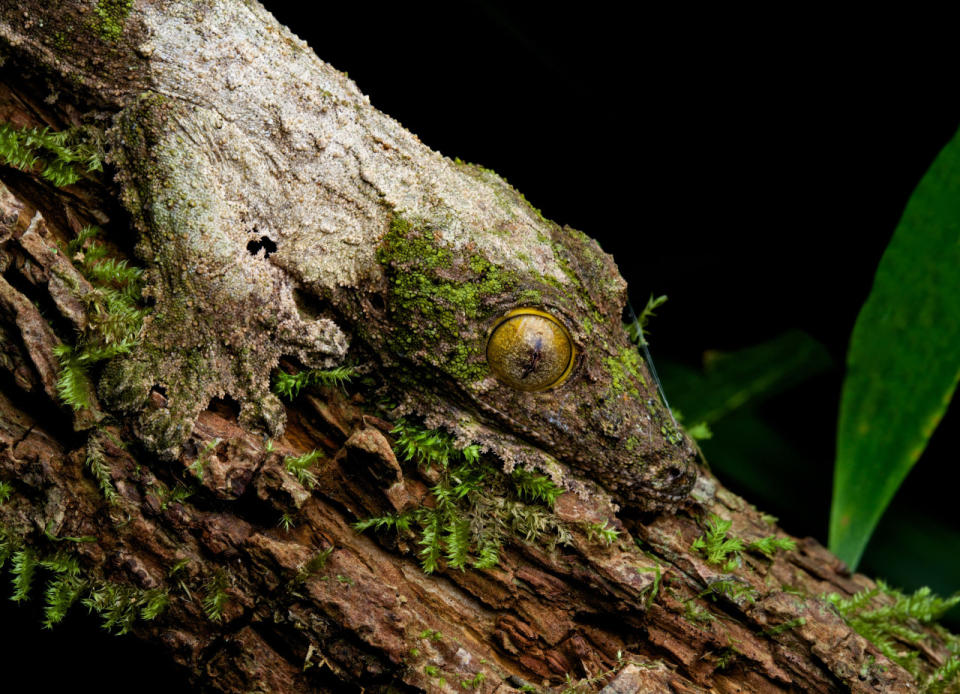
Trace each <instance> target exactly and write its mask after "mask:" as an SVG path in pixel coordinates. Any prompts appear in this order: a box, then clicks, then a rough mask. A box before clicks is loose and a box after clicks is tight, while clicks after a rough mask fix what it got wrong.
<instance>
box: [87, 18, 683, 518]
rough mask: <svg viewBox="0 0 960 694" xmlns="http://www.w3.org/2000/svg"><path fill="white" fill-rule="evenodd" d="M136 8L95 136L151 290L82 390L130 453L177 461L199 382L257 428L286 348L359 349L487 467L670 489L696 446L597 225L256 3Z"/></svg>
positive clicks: (572, 481) (636, 489) (204, 397)
mask: <svg viewBox="0 0 960 694" xmlns="http://www.w3.org/2000/svg"><path fill="white" fill-rule="evenodd" d="M137 21H138V22H139V24H138V25H137V26H136V27H128V34H129V36H130V37H132V38H131V39H130V40H131V41H132V42H133V43H135V51H136V53H137V55H138V56H139V57H140V60H141V62H142V65H143V69H142V71H140V72H138V73H137V74H138V75H140V77H139V78H138V79H140V80H141V82H140V83H139V84H138V87H137V89H136V90H132V89H131V91H130V94H129V95H128V97H127V98H126V99H125V100H124V106H123V108H122V109H121V110H119V111H118V112H117V113H116V114H114V116H113V118H112V124H111V126H110V127H109V128H108V129H107V131H106V135H105V137H106V141H107V143H108V149H107V153H108V160H109V161H110V162H111V163H112V164H113V165H114V166H115V167H116V170H117V171H118V172H119V173H118V185H119V190H120V192H121V200H122V201H123V203H124V206H125V207H126V209H127V210H128V211H129V212H130V213H131V216H132V223H133V225H134V227H135V228H136V230H137V232H138V241H137V245H136V254H137V256H138V257H139V258H140V260H141V262H142V264H143V265H144V266H145V267H146V288H145V291H144V294H145V296H146V297H147V298H148V300H149V301H150V303H151V304H152V308H153V310H152V312H151V314H150V316H149V317H148V318H147V319H146V321H145V323H144V328H143V332H142V339H141V341H140V344H139V345H138V346H137V348H136V349H135V350H134V351H133V352H132V353H131V354H129V355H126V356H123V357H119V358H117V359H115V360H114V361H112V362H111V363H110V364H109V365H108V366H107V368H106V369H105V371H104V373H103V376H102V377H101V379H100V383H99V386H98V393H99V395H100V397H101V399H102V400H103V401H104V402H105V403H107V404H108V405H109V406H110V407H112V408H114V409H115V410H116V411H120V412H123V413H127V414H129V415H131V417H132V418H133V420H134V421H135V422H136V426H135V428H136V432H137V434H138V436H139V437H140V439H141V440H142V441H143V443H144V445H145V447H146V448H147V449H148V450H150V451H151V452H153V453H154V454H156V455H158V456H160V457H161V458H167V459H172V458H174V457H176V456H177V454H178V453H179V451H180V447H181V445H182V444H183V442H184V441H185V439H186V438H187V437H188V436H189V434H190V432H191V430H192V427H193V424H194V422H195V421H196V419H197V417H198V416H199V413H200V412H201V411H202V410H203V409H205V408H206V407H207V406H208V405H209V403H210V401H211V399H213V398H230V399H232V400H233V401H235V402H236V403H237V404H238V406H239V412H240V415H239V417H240V422H241V424H242V425H243V426H246V427H249V428H252V429H257V430H261V431H263V432H265V435H267V436H277V435H278V434H280V432H281V431H282V429H283V426H284V408H283V405H282V403H281V402H280V401H279V399H278V398H277V396H276V395H275V394H273V393H272V392H271V390H270V376H271V372H272V371H273V370H275V369H276V368H277V366H278V363H279V361H280V360H281V359H282V358H288V359H292V360H295V361H296V362H298V363H299V364H301V365H302V366H303V367H304V368H325V367H331V366H334V365H337V364H342V363H345V362H346V361H348V360H354V361H356V360H362V362H363V364H364V365H365V366H366V367H369V368H370V369H371V371H372V372H373V373H374V374H376V375H377V376H378V377H379V379H380V380H381V381H382V382H383V383H388V384H391V385H392V386H393V387H394V390H395V392H396V393H397V397H398V398H399V399H400V401H401V402H400V403H399V405H400V409H401V410H402V411H403V412H406V413H409V414H412V415H416V416H418V417H420V418H422V420H423V421H424V423H425V424H426V425H427V426H429V427H432V428H443V429H445V430H447V431H449V432H451V433H452V434H453V435H454V436H455V437H456V438H457V440H458V441H460V442H463V443H464V444H466V443H476V444H478V445H480V446H481V447H482V448H483V449H484V450H485V451H487V452H489V454H491V455H494V456H496V457H497V458H498V459H499V460H500V461H501V463H502V465H503V467H504V469H505V470H506V471H509V470H510V469H512V468H513V467H514V466H516V465H524V466H530V467H532V468H535V469H539V470H542V471H545V472H547V473H548V474H550V475H551V476H552V477H553V478H554V479H555V480H558V481H560V482H561V483H562V484H563V485H564V487H565V488H567V489H581V488H583V489H586V488H588V487H589V486H590V485H593V484H598V485H600V487H602V488H603V489H604V490H606V491H607V492H609V494H610V495H612V496H613V498H614V499H616V500H617V502H619V503H620V504H623V505H628V506H632V507H635V508H638V509H640V510H644V511H661V510H669V509H672V508H675V507H676V506H677V504H679V503H680V502H681V501H682V500H683V499H684V498H686V496H687V495H688V493H689V491H690V489H691V487H692V486H693V484H694V481H695V480H696V477H697V467H696V462H695V453H694V447H693V446H692V444H691V443H690V442H689V440H688V439H687V438H686V437H685V436H684V435H683V434H682V432H679V431H678V429H677V427H676V425H675V423H674V422H673V419H672V417H671V416H670V413H669V410H668V409H667V408H666V407H665V405H664V403H663V402H662V401H661V400H660V398H659V397H658V394H657V389H656V386H655V384H654V382H653V379H652V378H651V374H650V372H649V370H648V368H647V365H646V364H645V363H644V361H643V359H642V358H641V357H640V356H639V354H638V352H637V351H636V349H635V347H634V345H633V344H632V343H631V342H630V341H629V339H628V337H627V335H626V333H625V331H624V329H623V325H622V313H623V310H624V306H625V304H626V296H627V295H626V284H625V282H624V280H623V279H622V277H621V276H620V273H619V272H618V270H617V267H616V264H615V263H614V261H613V259H612V257H611V256H609V255H608V254H606V253H605V252H603V251H602V250H601V249H600V247H599V246H598V245H597V243H596V242H595V241H593V240H592V239H591V238H589V237H588V236H586V235H585V234H583V233H581V232H579V231H576V230H574V229H571V228H569V227H566V226H561V225H559V224H556V223H554V222H552V221H550V220H548V219H546V218H545V217H544V216H543V215H542V214H541V213H540V211H539V210H537V209H535V208H534V207H533V206H532V205H531V204H530V203H529V202H527V200H526V199H525V198H524V197H523V196H522V195H521V194H520V193H519V192H518V191H517V190H515V189H514V188H513V187H512V186H511V185H509V183H508V182H507V181H505V180H504V179H503V178H502V177H500V176H499V175H497V174H496V173H494V172H492V171H489V170H487V169H485V168H483V167H480V166H476V165H471V164H466V163H464V162H461V161H459V160H451V159H449V158H446V157H444V156H442V155H441V154H439V153H437V152H435V151H433V150H432V149H430V148H429V147H428V146H426V145H425V144H424V143H422V142H421V141H420V140H419V139H418V138H417V137H416V136H415V135H413V134H412V133H410V132H409V131H407V130H406V129H404V128H403V127H402V126H401V125H400V124H399V123H398V122H396V121H395V120H393V119H391V118H390V117H388V116H386V115H384V114H383V113H381V112H379V111H378V110H376V109H375V108H374V107H373V106H371V105H370V103H369V99H368V98H367V97H366V96H364V95H363V94H362V92H360V90H359V89H358V88H357V86H356V85H355V84H354V83H353V82H352V81H351V80H350V79H349V78H348V77H347V76H346V75H344V74H343V73H341V72H338V71H337V70H335V69H334V68H332V67H330V66H329V65H327V64H325V63H323V62H322V61H320V60H319V59H318V58H317V57H316V56H315V55H314V54H313V52H312V51H311V50H310V49H309V47H308V46H306V44H305V43H303V42H302V41H300V40H299V39H298V38H296V37H295V36H293V35H292V34H290V33H289V32H288V31H287V30H286V29H284V28H283V27H280V26H279V25H278V24H277V23H276V22H275V20H274V19H273V18H272V17H270V15H269V14H267V13H266V11H265V10H263V8H261V7H260V6H259V5H256V4H255V3H250V4H242V3H211V4H210V5H209V6H203V7H198V6H197V5H196V4H194V3H182V4H176V3H174V4H173V5H171V6H170V7H166V8H165V9H164V11H163V12H159V11H155V10H153V9H151V8H150V7H146V8H145V9H144V11H143V12H142V13H138V19H137ZM265 31H266V32H280V33H281V35H282V36H283V40H282V41H274V40H271V41H260V40H258V37H260V36H262V34H263V32H265ZM598 204H615V201H599V202H598ZM633 231H634V230H631V232H633Z"/></svg>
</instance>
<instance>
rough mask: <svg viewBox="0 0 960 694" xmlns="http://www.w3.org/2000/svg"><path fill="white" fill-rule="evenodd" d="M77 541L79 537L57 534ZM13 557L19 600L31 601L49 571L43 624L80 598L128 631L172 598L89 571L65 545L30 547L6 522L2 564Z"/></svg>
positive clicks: (108, 624)
mask: <svg viewBox="0 0 960 694" xmlns="http://www.w3.org/2000/svg"><path fill="white" fill-rule="evenodd" d="M47 536H48V537H51V538H52V539H54V540H73V541H76V540H77V538H55V537H53V536H51V535H49V533H48V535H47ZM8 560H9V561H10V573H11V575H12V577H13V580H12V583H13V595H12V596H11V597H12V599H13V600H15V601H17V602H20V601H23V600H29V598H30V593H31V589H32V587H33V584H34V582H35V579H36V577H37V574H38V572H42V573H45V574H46V577H47V585H46V589H45V591H44V598H45V602H46V605H45V607H44V620H43V625H44V626H45V627H46V628H48V629H49V628H52V627H53V626H54V625H55V624H57V623H59V622H60V621H62V620H63V618H64V617H65V616H66V615H67V612H68V611H69V610H70V608H71V607H72V606H73V605H74V604H76V603H77V602H78V601H79V602H80V603H81V604H83V605H84V606H85V607H86V608H87V609H88V610H90V611H91V612H96V613H98V614H99V615H100V617H101V619H102V620H103V628H104V629H106V630H107V631H110V632H112V633H115V634H126V633H127V632H128V631H130V629H131V628H133V626H134V624H135V623H136V622H137V620H146V621H150V620H153V619H156V618H157V617H158V616H159V615H160V614H161V613H162V612H163V611H164V610H165V609H166V607H167V605H168V604H169V602H170V598H169V595H168V594H167V591H166V590H165V589H161V588H153V589H150V590H142V589H140V588H136V587H134V586H130V585H124V584H119V583H114V582H112V581H107V580H104V579H102V578H90V577H85V576H84V575H83V571H82V569H81V567H80V563H79V562H78V561H77V558H76V557H75V556H73V555H72V554H70V553H69V552H66V551H64V550H58V551H54V552H49V553H45V552H42V551H40V550H37V549H36V548H33V547H26V546H24V544H23V541H22V539H21V538H20V536H18V535H17V534H16V533H14V532H13V531H11V530H10V529H8V528H5V527H3V526H2V525H0V568H3V566H4V564H5V563H6V562H7V561H8Z"/></svg>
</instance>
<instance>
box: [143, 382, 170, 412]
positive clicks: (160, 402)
mask: <svg viewBox="0 0 960 694" xmlns="http://www.w3.org/2000/svg"><path fill="white" fill-rule="evenodd" d="M147 403H148V404H149V405H150V407H152V408H154V409H159V408H161V407H166V406H167V389H166V388H164V387H163V386H162V385H160V384H159V383H155V384H154V385H153V387H152V388H150V396H149V397H148V398H147Z"/></svg>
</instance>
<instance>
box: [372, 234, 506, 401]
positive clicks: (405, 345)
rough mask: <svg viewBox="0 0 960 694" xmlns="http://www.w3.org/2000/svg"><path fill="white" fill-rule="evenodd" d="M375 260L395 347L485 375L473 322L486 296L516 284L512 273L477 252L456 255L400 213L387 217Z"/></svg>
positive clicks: (460, 376)
mask: <svg viewBox="0 0 960 694" xmlns="http://www.w3.org/2000/svg"><path fill="white" fill-rule="evenodd" d="M377 259H378V261H379V262H380V263H381V264H382V265H383V266H384V268H385V270H386V275H387V279H388V281H389V299H390V301H389V306H390V311H391V314H392V316H391V317H392V318H393V320H392V323H393V324H394V325H395V326H397V327H396V328H395V330H394V334H393V348H394V351H395V352H397V353H399V354H411V353H415V352H420V353H422V354H423V355H424V356H426V357H427V358H429V359H431V360H433V361H434V362H435V363H436V364H437V365H438V366H439V367H440V368H441V369H443V370H444V371H446V373H447V374H448V375H449V376H451V377H453V378H454V379H457V380H459V381H466V382H473V381H476V380H479V379H481V378H483V377H485V376H486V374H487V366H486V363H485V360H484V359H483V355H482V336H480V335H477V334H476V332H475V331H476V328H475V325H476V324H477V322H478V320H477V319H480V318H482V317H484V316H485V314H486V311H487V309H488V306H489V304H490V300H491V299H494V298H496V297H499V296H502V295H503V294H505V293H508V292H510V291H513V290H515V289H516V287H517V286H518V284H519V280H518V278H517V276H516V274H515V273H512V272H506V271H502V270H500V269H499V268H498V267H497V266H495V265H493V264H492V263H491V262H490V261H488V260H487V259H486V258H484V257H483V256H480V255H476V254H473V255H470V256H468V257H464V256H462V255H458V254H457V253H456V252H455V251H454V250H453V249H451V248H448V247H446V246H444V245H443V244H442V242H441V241H440V239H439V233H438V232H437V231H436V230H435V229H432V228H431V227H430V226H429V225H427V224H425V223H422V222H416V223H415V222H414V221H412V220H408V219H405V218H403V217H400V216H397V217H394V219H393V220H392V222H391V225H390V231H389V232H388V233H387V235H386V236H385V238H384V240H383V243H382V244H381V245H380V247H379V248H378V249H377Z"/></svg>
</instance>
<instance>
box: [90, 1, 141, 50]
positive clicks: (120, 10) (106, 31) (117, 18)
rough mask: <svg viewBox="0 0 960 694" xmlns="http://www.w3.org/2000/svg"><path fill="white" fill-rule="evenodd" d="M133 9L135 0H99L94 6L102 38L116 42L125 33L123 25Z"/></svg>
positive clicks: (97, 26) (98, 31) (98, 30)
mask: <svg viewBox="0 0 960 694" xmlns="http://www.w3.org/2000/svg"><path fill="white" fill-rule="evenodd" d="M131 9H133V0H98V2H97V6H96V7H95V8H93V13H94V14H95V15H96V29H97V33H99V34H100V38H102V39H104V40H105V41H111V42H116V41H118V40H119V39H120V37H121V36H122V35H123V25H124V23H125V22H126V20H127V16H129V14H130V10H131Z"/></svg>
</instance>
